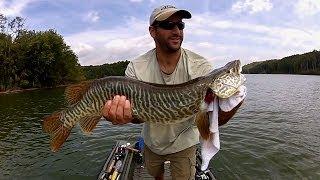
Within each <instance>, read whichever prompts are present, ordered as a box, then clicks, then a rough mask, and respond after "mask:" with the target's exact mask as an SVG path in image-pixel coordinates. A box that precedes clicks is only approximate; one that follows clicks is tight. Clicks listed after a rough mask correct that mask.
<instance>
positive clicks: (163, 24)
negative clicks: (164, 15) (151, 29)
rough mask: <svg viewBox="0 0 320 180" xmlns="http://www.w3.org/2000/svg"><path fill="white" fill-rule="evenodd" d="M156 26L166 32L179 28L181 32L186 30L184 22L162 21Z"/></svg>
mask: <svg viewBox="0 0 320 180" xmlns="http://www.w3.org/2000/svg"><path fill="white" fill-rule="evenodd" d="M154 26H156V27H160V28H162V29H165V30H172V29H174V28H175V27H176V26H177V27H178V29H179V30H183V29H184V22H171V21H160V22H158V23H157V24H155V25H154Z"/></svg>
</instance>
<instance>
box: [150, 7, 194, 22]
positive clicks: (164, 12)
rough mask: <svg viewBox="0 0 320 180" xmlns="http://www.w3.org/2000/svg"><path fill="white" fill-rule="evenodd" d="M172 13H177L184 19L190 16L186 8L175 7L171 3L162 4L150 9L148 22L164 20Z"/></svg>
mask: <svg viewBox="0 0 320 180" xmlns="http://www.w3.org/2000/svg"><path fill="white" fill-rule="evenodd" d="M174 13H179V14H180V15H181V17H182V18H185V19H190V18H191V13H190V12H189V11H187V10H183V9H177V8H176V7H174V6H172V5H163V6H160V7H158V8H155V9H154V10H153V11H152V13H151V16H150V21H149V23H150V25H152V24H153V23H154V21H164V20H166V19H167V18H169V17H170V16H171V15H172V14H174Z"/></svg>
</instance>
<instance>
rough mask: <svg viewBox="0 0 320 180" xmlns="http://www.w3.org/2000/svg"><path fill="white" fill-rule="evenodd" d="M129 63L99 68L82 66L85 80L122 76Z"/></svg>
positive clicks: (118, 63)
mask: <svg viewBox="0 0 320 180" xmlns="http://www.w3.org/2000/svg"><path fill="white" fill-rule="evenodd" d="M128 64H129V61H119V62H116V63H112V64H103V65H100V66H83V71H84V74H85V77H86V79H98V78H102V77H105V76H124V71H125V70H126V67H127V65H128Z"/></svg>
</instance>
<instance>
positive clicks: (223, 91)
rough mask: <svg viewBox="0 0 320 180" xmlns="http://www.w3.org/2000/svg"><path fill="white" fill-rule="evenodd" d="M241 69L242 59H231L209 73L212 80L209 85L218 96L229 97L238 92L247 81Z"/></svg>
mask: <svg viewBox="0 0 320 180" xmlns="http://www.w3.org/2000/svg"><path fill="white" fill-rule="evenodd" d="M241 71H242V67H241V62H240V60H235V61H231V62H229V63H228V64H226V65H225V66H224V67H221V68H219V69H216V70H214V71H212V72H211V73H210V74H209V77H210V78H211V80H210V82H209V84H208V86H209V88H210V89H211V90H212V91H213V93H214V94H215V95H217V96H218V97H220V98H229V97H230V96H232V95H233V94H235V93H236V92H238V89H239V87H240V86H241V85H243V84H244V82H245V81H246V78H245V77H244V75H243V74H241Z"/></svg>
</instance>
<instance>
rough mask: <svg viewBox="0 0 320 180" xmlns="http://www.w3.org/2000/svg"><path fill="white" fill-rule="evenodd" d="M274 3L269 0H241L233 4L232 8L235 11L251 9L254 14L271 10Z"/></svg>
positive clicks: (250, 11)
mask: <svg viewBox="0 0 320 180" xmlns="http://www.w3.org/2000/svg"><path fill="white" fill-rule="evenodd" d="M272 7H273V4H272V3H271V2H270V1H269V0H240V1H237V2H236V3H234V4H233V5H232V8H231V10H232V11H233V12H235V13H240V12H246V11H249V13H250V14H254V13H257V12H261V11H270V10H271V9H272Z"/></svg>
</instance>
